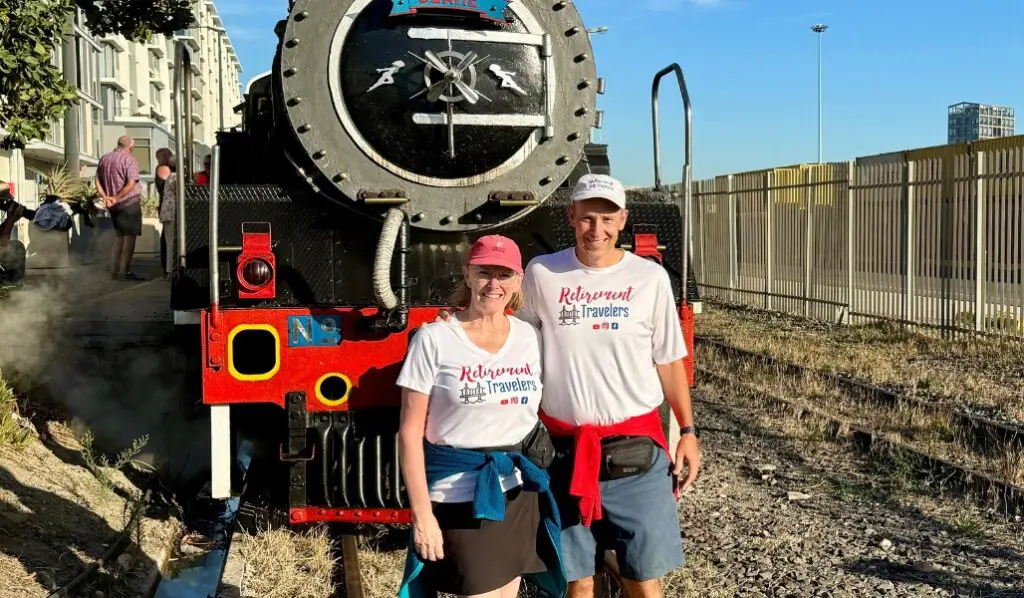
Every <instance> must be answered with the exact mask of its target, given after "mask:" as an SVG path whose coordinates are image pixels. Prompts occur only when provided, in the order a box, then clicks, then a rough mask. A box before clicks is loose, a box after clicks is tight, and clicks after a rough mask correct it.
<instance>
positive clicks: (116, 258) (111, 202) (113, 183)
mask: <svg viewBox="0 0 1024 598" xmlns="http://www.w3.org/2000/svg"><path fill="white" fill-rule="evenodd" d="M134 148H135V141H134V140H133V139H132V138H131V137H129V136H128V135H122V136H121V137H119V138H118V139H117V148H115V149H114V150H113V151H111V152H109V153H107V154H105V155H104V156H103V157H102V158H100V163H99V165H98V166H97V167H96V190H97V191H98V192H99V195H100V197H101V198H102V199H103V204H104V205H105V206H106V207H107V211H108V212H110V219H111V220H112V221H113V224H114V232H115V234H116V235H117V239H116V240H115V242H114V252H113V259H112V262H113V263H112V264H111V272H110V277H111V278H113V279H114V280H142V278H141V277H139V276H136V275H135V274H134V273H133V272H132V270H131V266H132V256H133V255H134V254H135V241H136V239H137V238H138V237H139V236H141V235H142V190H141V189H140V188H139V163H138V161H136V160H135V156H133V155H132V150H133V149H134Z"/></svg>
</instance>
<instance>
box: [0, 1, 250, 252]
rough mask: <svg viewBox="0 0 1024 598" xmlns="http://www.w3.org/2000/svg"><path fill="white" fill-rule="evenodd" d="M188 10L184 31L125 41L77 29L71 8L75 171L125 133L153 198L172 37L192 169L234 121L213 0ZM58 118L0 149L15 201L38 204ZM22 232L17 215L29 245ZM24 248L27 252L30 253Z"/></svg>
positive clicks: (165, 139) (56, 144)
mask: <svg viewBox="0 0 1024 598" xmlns="http://www.w3.org/2000/svg"><path fill="white" fill-rule="evenodd" d="M193 11H194V16H195V24H194V25H193V27H192V28H191V29H187V30H182V31H178V32H176V33H175V35H174V36H163V35H161V36H154V37H153V38H152V39H151V40H149V41H148V42H142V43H133V42H129V41H127V40H125V39H124V38H123V37H121V36H107V37H94V36H92V35H91V34H90V33H89V32H88V31H87V30H86V29H85V27H84V23H85V16H84V15H83V14H82V11H81V10H80V9H76V14H75V18H74V33H75V54H76V57H77V71H78V76H77V87H78V97H79V99H80V102H79V104H78V116H79V118H78V143H79V156H78V160H79V166H80V175H81V176H84V177H91V176H93V175H94V174H95V168H96V165H97V164H98V163H99V159H100V157H101V156H102V155H103V154H105V153H106V152H108V151H110V150H112V149H113V148H114V147H115V146H116V143H117V139H118V137H120V136H121V135H126V134H127V135H130V136H131V137H132V138H133V139H134V140H135V150H134V156H135V158H136V159H137V160H138V162H139V173H140V175H141V179H142V182H143V185H144V186H145V189H144V195H148V196H155V194H156V190H155V186H154V185H153V178H154V171H155V169H156V152H157V150H159V149H160V148H162V147H168V148H171V149H172V150H173V149H174V147H175V133H176V132H175V127H174V108H173V103H172V102H173V96H172V93H173V76H174V45H175V41H176V40H182V41H184V42H185V43H186V44H187V46H188V49H189V51H190V52H191V55H192V69H191V71H190V72H189V73H187V76H189V77H191V78H192V93H191V97H190V98H188V100H189V101H191V102H192V122H191V126H192V127H193V140H194V148H193V156H194V158H195V162H196V164H195V167H196V169H197V170H198V169H199V168H201V167H202V161H203V157H204V156H206V155H207V154H209V153H210V148H211V147H212V146H213V144H214V143H216V133H217V131H218V130H219V129H221V128H224V129H230V128H231V127H234V126H237V125H239V124H240V123H241V116H240V115H238V114H235V112H234V110H233V108H234V106H236V105H238V103H240V102H241V84H240V75H241V72H242V66H241V63H240V61H239V59H238V56H237V54H236V53H235V50H234V48H233V47H232V45H231V41H230V40H229V38H228V35H227V33H226V31H225V28H224V24H223V23H222V21H221V18H220V16H219V15H218V14H217V9H216V6H215V4H214V1H213V0H199V1H198V2H196V3H195V5H194V8H193ZM63 59H64V53H63V50H62V47H61V46H58V47H56V48H54V49H53V52H52V53H51V61H52V63H53V64H54V66H56V67H57V68H58V69H60V70H62V71H63V70H64V67H63ZM64 120H65V119H64V118H63V117H62V118H58V119H56V120H55V121H52V122H51V129H50V132H49V133H48V134H47V135H46V138H45V139H37V140H33V141H31V142H30V143H28V144H27V145H26V147H25V149H23V150H13V151H0V180H4V181H8V182H10V183H13V185H14V189H15V195H16V197H17V198H18V201H20V202H22V203H24V204H26V205H27V206H29V207H35V206H36V205H38V202H39V195H40V192H41V188H42V177H43V176H44V175H45V174H46V173H48V172H49V171H50V170H52V169H53V168H55V167H63V165H64V163H65V160H66V156H65V148H64V135H65V130H64ZM0 135H3V130H2V129H0ZM30 232H31V229H30V227H29V226H28V222H26V221H24V220H22V221H21V222H20V224H19V227H18V229H17V230H16V232H15V235H16V236H17V238H20V239H22V240H23V241H25V242H26V243H27V244H31V240H30V239H29V236H30V235H29V233H30ZM73 239H74V233H72V242H73ZM31 253H32V252H31V249H30V257H31ZM30 261H31V259H30ZM30 266H31V264H30Z"/></svg>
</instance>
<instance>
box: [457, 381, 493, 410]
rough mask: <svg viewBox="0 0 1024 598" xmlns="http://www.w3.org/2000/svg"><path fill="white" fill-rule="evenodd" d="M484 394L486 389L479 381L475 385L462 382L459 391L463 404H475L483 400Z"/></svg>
mask: <svg viewBox="0 0 1024 598" xmlns="http://www.w3.org/2000/svg"><path fill="white" fill-rule="evenodd" d="M485 394H487V391H486V390H484V386H483V384H481V383H479V382H477V383H476V386H470V385H468V384H463V385H462V391H461V392H460V393H459V398H461V399H462V404H463V405H476V404H478V403H483V402H484V395H485Z"/></svg>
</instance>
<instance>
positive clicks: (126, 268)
mask: <svg viewBox="0 0 1024 598" xmlns="http://www.w3.org/2000/svg"><path fill="white" fill-rule="evenodd" d="M121 221H122V230H123V231H124V247H123V248H122V250H121V277H122V278H126V279H128V280H141V279H140V278H139V277H138V276H136V275H135V274H133V273H132V257H133V256H134V255H135V241H136V239H138V238H139V237H140V236H141V235H142V204H140V203H135V204H132V205H130V206H126V207H125V208H124V210H123V211H122V213H121Z"/></svg>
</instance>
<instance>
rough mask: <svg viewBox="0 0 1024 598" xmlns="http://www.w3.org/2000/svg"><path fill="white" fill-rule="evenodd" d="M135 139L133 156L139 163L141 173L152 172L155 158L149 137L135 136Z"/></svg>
mask: <svg viewBox="0 0 1024 598" xmlns="http://www.w3.org/2000/svg"><path fill="white" fill-rule="evenodd" d="M134 139H135V149H133V150H132V156H134V157H135V160H136V161H138V163H139V174H152V172H153V160H152V152H151V151H150V149H151V148H150V146H149V139H147V138H145V137H135V138H134Z"/></svg>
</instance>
